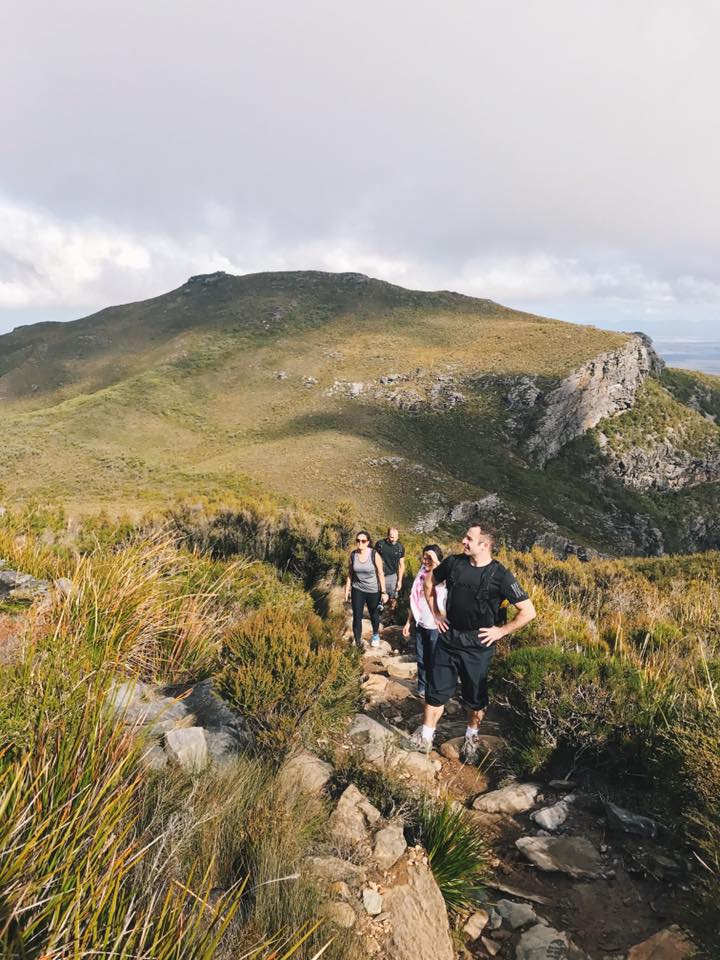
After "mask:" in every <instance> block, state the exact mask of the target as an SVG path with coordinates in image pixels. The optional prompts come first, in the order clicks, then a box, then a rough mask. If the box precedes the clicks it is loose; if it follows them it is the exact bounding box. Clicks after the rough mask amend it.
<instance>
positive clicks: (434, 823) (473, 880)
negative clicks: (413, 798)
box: [417, 801, 488, 910]
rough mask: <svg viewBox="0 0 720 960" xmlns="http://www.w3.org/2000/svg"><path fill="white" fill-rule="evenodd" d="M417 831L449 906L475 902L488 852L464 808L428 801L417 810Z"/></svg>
mask: <svg viewBox="0 0 720 960" xmlns="http://www.w3.org/2000/svg"><path fill="white" fill-rule="evenodd" d="M417 833H418V839H419V840H421V842H422V843H423V845H424V847H425V849H426V850H427V852H428V860H429V862H430V867H431V869H432V872H433V875H434V877H435V880H436V882H437V885H438V887H439V888H440V892H441V893H442V895H443V897H444V899H445V903H446V904H447V906H448V908H449V909H451V910H463V909H466V908H468V907H472V906H473V905H474V904H476V903H477V902H478V900H479V899H480V898H481V896H482V893H483V889H482V884H483V882H484V881H485V880H486V879H487V871H488V855H487V847H486V845H485V841H484V839H483V836H482V834H481V832H480V830H479V829H478V827H477V825H476V824H475V823H473V821H472V820H471V819H470V817H469V815H468V813H467V811H466V810H463V809H461V808H460V807H458V806H456V805H455V804H453V803H451V802H448V801H446V802H443V803H439V804H436V803H430V802H427V803H425V804H424V805H423V806H422V807H421V809H420V812H419V818H418V826H417Z"/></svg>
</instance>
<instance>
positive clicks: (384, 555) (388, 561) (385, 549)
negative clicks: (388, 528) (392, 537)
mask: <svg viewBox="0 0 720 960" xmlns="http://www.w3.org/2000/svg"><path fill="white" fill-rule="evenodd" d="M375 549H376V550H377V552H378V553H379V554H380V557H381V559H382V562H383V570H384V571H385V573H389V574H390V575H392V574H394V573H397V572H398V567H399V566H400V560H401V559H402V558H403V557H404V556H405V547H404V546H403V545H402V544H401V543H400V541H399V540H396V541H395V543H390V541H389V540H388V539H387V538H385V539H384V540H378V542H377V543H376V544H375Z"/></svg>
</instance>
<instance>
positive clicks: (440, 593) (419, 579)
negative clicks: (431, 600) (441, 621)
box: [410, 567, 447, 630]
mask: <svg viewBox="0 0 720 960" xmlns="http://www.w3.org/2000/svg"><path fill="white" fill-rule="evenodd" d="M426 574H427V571H426V570H425V567H420V571H419V572H418V575H417V576H416V577H415V579H414V580H413V585H412V589H411V590H410V609H411V610H412V615H413V617H414V618H415V623H417V624H418V625H419V626H421V627H425V628H426V629H427V630H437V623H435V617H434V616H433V615H432V612H431V610H430V607H429V606H428V602H427V600H426V599H425V590H424V581H425V576H426ZM435 596H436V599H437V605H438V607H439V608H440V610H442V611H443V612H444V611H445V600H446V598H447V588H446V586H445V584H444V583H439V584H438V585H437V587H436V588H435Z"/></svg>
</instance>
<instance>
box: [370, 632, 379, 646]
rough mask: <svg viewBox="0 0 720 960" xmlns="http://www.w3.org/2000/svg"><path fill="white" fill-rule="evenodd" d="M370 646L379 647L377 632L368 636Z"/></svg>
mask: <svg viewBox="0 0 720 960" xmlns="http://www.w3.org/2000/svg"><path fill="white" fill-rule="evenodd" d="M370 646H371V647H379V646H380V634H379V633H374V634H373V635H372V636H371V637H370Z"/></svg>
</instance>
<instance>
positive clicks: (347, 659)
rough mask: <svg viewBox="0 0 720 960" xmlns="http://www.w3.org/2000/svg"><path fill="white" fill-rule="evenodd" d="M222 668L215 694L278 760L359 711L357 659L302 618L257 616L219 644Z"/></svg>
mask: <svg viewBox="0 0 720 960" xmlns="http://www.w3.org/2000/svg"><path fill="white" fill-rule="evenodd" d="M223 660H224V666H223V668H222V670H221V672H220V675H219V687H220V690H221V692H222V693H223V695H224V696H225V698H226V699H227V700H228V702H229V703H231V704H232V705H233V706H234V707H235V708H236V709H237V710H238V711H239V712H240V713H242V714H243V715H244V716H246V717H247V718H248V720H249V721H250V723H251V725H252V726H253V727H254V728H255V731H256V733H257V735H258V738H259V739H260V741H261V742H262V743H263V744H264V745H265V746H267V747H272V748H273V749H275V750H276V751H279V752H280V753H282V752H283V751H284V750H286V749H287V748H288V747H289V746H290V745H291V744H293V743H294V742H297V741H298V740H304V739H312V738H316V737H317V736H319V735H321V734H322V733H323V732H324V731H326V730H329V729H332V728H333V727H335V726H336V725H337V724H338V723H339V722H340V721H341V720H343V719H345V718H346V717H348V716H350V715H351V714H352V713H353V712H355V710H356V709H357V708H358V706H359V697H360V669H359V662H358V658H357V654H355V653H354V652H353V651H352V650H350V649H348V647H347V645H346V644H344V643H341V642H339V641H338V640H336V639H335V633H334V632H332V631H331V630H330V629H328V626H327V625H325V624H324V623H323V621H322V620H321V619H320V618H319V617H318V616H316V615H315V614H313V613H311V612H309V611H304V612H300V613H297V612H295V611H291V610H287V609H283V608H279V609H278V608H273V607H270V608H266V609H261V610H258V611H257V612H255V613H253V614H251V615H250V616H248V617H247V618H246V619H245V620H244V621H242V622H241V623H240V624H239V625H238V626H237V627H236V628H235V629H234V630H232V631H231V632H230V634H229V635H228V636H227V638H226V641H225V649H224V654H223Z"/></svg>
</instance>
